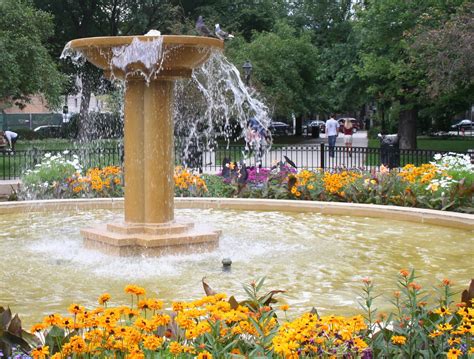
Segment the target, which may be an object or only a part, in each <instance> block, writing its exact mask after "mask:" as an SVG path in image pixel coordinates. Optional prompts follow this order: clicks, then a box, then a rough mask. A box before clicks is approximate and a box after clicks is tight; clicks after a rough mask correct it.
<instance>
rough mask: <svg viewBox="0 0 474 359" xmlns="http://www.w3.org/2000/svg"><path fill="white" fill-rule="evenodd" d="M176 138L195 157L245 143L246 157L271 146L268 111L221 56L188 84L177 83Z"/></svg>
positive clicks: (213, 58) (195, 73)
mask: <svg viewBox="0 0 474 359" xmlns="http://www.w3.org/2000/svg"><path fill="white" fill-rule="evenodd" d="M175 98H176V101H175V111H174V114H175V134H176V135H177V136H178V140H179V141H180V146H181V149H182V151H183V152H184V154H185V156H186V154H187V155H188V156H191V155H192V151H190V148H193V149H196V147H197V149H198V151H199V152H202V151H206V150H212V149H214V148H216V147H218V145H219V143H218V141H217V140H218V139H224V142H225V144H226V146H228V145H229V144H230V142H231V141H233V140H239V139H243V140H244V141H245V143H246V153H245V154H244V157H246V156H248V155H249V154H250V153H251V151H255V152H257V153H258V152H261V151H264V150H266V149H268V148H269V147H270V145H271V141H272V139H271V135H270V132H269V131H268V126H269V124H270V117H269V114H268V112H269V111H268V108H267V106H266V105H265V104H264V103H263V101H262V100H261V99H259V98H258V94H257V92H256V91H255V90H253V89H249V88H248V87H246V86H245V85H244V83H243V81H242V79H241V78H240V74H239V71H238V70H237V68H236V67H235V66H234V65H233V64H232V63H230V62H229V61H228V60H227V59H226V58H225V56H224V55H223V54H222V53H220V52H213V53H212V54H211V56H210V58H209V59H208V61H207V62H206V63H204V64H203V65H202V66H201V67H199V68H196V69H195V70H194V71H193V75H192V77H191V79H189V80H183V81H180V82H177V83H176V88H175Z"/></svg>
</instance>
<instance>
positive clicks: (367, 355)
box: [360, 348, 374, 359]
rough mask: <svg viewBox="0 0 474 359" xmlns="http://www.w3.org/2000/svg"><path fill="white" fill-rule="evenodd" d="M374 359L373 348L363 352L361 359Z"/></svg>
mask: <svg viewBox="0 0 474 359" xmlns="http://www.w3.org/2000/svg"><path fill="white" fill-rule="evenodd" d="M373 357H374V353H372V349H371V348H367V349H365V350H364V351H363V352H362V356H361V357H360V358H361V359H372V358H373Z"/></svg>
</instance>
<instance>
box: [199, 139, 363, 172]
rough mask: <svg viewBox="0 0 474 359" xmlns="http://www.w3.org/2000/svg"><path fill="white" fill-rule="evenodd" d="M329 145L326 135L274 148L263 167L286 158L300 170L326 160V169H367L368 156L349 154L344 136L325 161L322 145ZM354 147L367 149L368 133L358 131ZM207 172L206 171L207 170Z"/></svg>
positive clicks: (250, 159) (313, 166) (315, 165)
mask: <svg viewBox="0 0 474 359" xmlns="http://www.w3.org/2000/svg"><path fill="white" fill-rule="evenodd" d="M321 143H324V144H327V138H326V135H325V134H322V135H321V137H320V138H311V137H309V138H308V139H307V140H304V141H303V142H301V143H299V144H293V145H288V146H285V147H278V145H277V146H274V147H273V148H272V149H271V150H270V151H269V152H267V153H266V154H265V155H264V156H263V157H262V167H271V166H273V165H274V164H275V162H278V161H281V160H283V161H284V156H287V157H288V158H290V159H291V160H292V161H293V162H294V163H295V164H296V166H297V167H298V168H309V169H316V168H321V167H322V160H324V167H331V168H336V167H345V168H361V167H365V164H366V154H365V152H364V151H363V150H358V149H354V150H353V152H352V153H351V152H349V151H348V150H346V148H345V147H344V136H343V135H339V136H338V138H337V140H336V147H339V148H338V149H337V151H336V153H335V156H334V157H330V156H329V152H328V151H327V147H326V151H325V153H324V159H322V158H321V157H322V156H321V149H320V144H321ZM352 145H353V146H354V147H358V148H366V147H367V145H368V139H367V132H366V131H358V132H356V133H355V134H354V136H353V141H352ZM256 163H257V159H256V158H255V156H252V157H251V158H249V159H248V164H249V165H255V164H256ZM205 171H206V170H205Z"/></svg>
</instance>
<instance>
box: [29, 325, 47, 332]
mask: <svg viewBox="0 0 474 359" xmlns="http://www.w3.org/2000/svg"><path fill="white" fill-rule="evenodd" d="M43 329H46V325H45V324H43V323H40V324H35V325H33V326H32V327H31V329H30V332H32V333H34V332H40V331H42V330H43Z"/></svg>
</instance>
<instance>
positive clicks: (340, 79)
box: [290, 0, 365, 114]
mask: <svg viewBox="0 0 474 359" xmlns="http://www.w3.org/2000/svg"><path fill="white" fill-rule="evenodd" d="M351 5H352V1H350V0H336V1H334V0H295V1H293V2H292V7H291V14H292V15H291V16H290V21H291V23H293V24H294V26H295V28H297V29H305V30H306V31H308V32H309V33H310V34H311V38H312V42H313V44H314V45H315V46H316V47H317V48H318V52H319V53H320V56H319V58H318V63H319V68H320V71H319V72H320V78H319V82H320V83H321V84H322V86H321V87H320V88H319V89H318V94H319V98H320V99H319V101H318V103H317V106H316V107H315V108H314V111H317V112H319V113H325V114H329V113H331V112H339V113H347V112H354V111H357V110H358V109H359V108H360V106H361V105H362V104H363V103H364V101H365V91H364V85H363V81H362V80H361V78H360V77H359V76H358V74H357V72H356V71H355V70H354V66H355V65H357V64H358V62H359V57H358V53H357V43H356V41H355V38H354V30H353V27H354V25H353V23H354V21H353V11H352V7H351Z"/></svg>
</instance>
